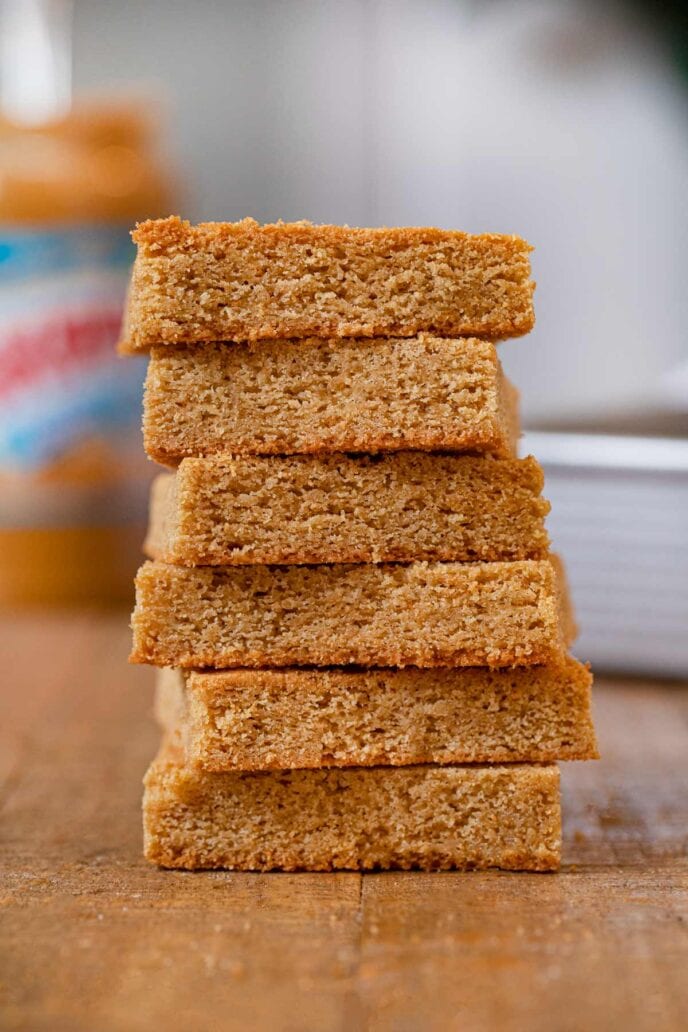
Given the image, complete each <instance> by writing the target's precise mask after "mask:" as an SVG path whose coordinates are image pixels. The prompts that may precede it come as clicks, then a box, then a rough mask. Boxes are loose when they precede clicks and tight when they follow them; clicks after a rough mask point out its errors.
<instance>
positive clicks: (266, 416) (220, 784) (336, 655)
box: [128, 220, 596, 870]
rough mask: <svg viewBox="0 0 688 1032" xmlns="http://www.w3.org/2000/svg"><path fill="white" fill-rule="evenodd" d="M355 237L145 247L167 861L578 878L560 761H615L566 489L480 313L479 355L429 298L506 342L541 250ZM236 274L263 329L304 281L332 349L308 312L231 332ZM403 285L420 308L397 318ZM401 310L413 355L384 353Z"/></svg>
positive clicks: (227, 239)
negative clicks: (557, 515)
mask: <svg viewBox="0 0 688 1032" xmlns="http://www.w3.org/2000/svg"><path fill="white" fill-rule="evenodd" d="M242 227H243V228H242ZM331 230H332V227H320V228H319V227H304V226H303V225H299V226H296V227H289V226H276V227H257V226H256V224H255V223H252V224H250V225H248V226H247V225H246V224H243V223H242V224H239V229H237V227H236V226H231V225H227V226H222V225H220V226H214V227H198V228H197V229H195V230H194V229H192V228H191V227H188V226H186V225H185V224H182V223H179V222H178V221H177V220H168V221H167V222H164V223H159V224H149V225H147V226H146V227H143V228H142V229H141V230H139V248H140V249H139V259H137V266H136V267H135V271H134V281H133V284H132V291H131V293H130V305H131V310H130V314H129V323H128V325H129V333H130V342H131V341H134V342H137V341H138V343H143V344H145V343H146V335H147V334H148V335H151V336H152V341H155V340H156V339H158V346H154V347H153V349H152V352H151V359H150V365H149V373H148V379H147V388H146V399H145V413H144V435H145V443H146V448H147V451H148V453H149V455H151V456H152V457H154V458H157V459H158V460H159V461H162V462H164V463H167V464H169V465H176V466H177V469H176V471H175V472H174V473H166V474H163V475H161V476H160V477H159V478H158V479H157V481H156V483H155V485H154V489H153V493H152V500H151V519H150V526H149V533H148V537H147V541H146V552H147V554H148V556H149V558H150V561H149V562H147V563H145V564H144V566H143V567H142V569H141V571H140V572H139V575H138V578H137V604H136V610H135V613H134V618H133V628H134V650H133V654H132V658H133V659H134V660H135V661H137V662H145V663H151V664H154V665H156V666H157V667H159V668H161V669H160V670H159V673H158V684H157V695H156V708H157V715H158V719H159V721H160V723H161V724H162V726H163V727H164V729H165V738H164V742H163V746H162V749H161V752H160V754H159V756H158V757H157V759H156V760H155V761H154V763H153V765H152V766H151V768H150V770H149V772H148V774H147V776H146V787H145V798H144V834H145V850H146V855H147V856H148V858H149V859H151V860H152V861H154V862H156V863H159V864H161V865H163V866H168V867H184V868H192V869H193V868H211V867H228V868H233V869H242V870H270V869H284V870H294V869H306V870H331V869H337V868H344V869H346V868H349V869H370V868H412V867H420V868H425V869H446V868H452V867H458V868H486V867H501V868H507V869H525V870H551V869H554V868H556V867H557V866H558V864H559V858H560V824H561V820H560V803H559V772H558V768H557V766H556V762H555V761H557V760H567V759H587V758H592V757H594V756H595V755H596V745H595V739H594V732H593V728H592V723H591V717H590V682H591V678H590V674H589V672H588V670H587V668H586V667H584V666H583V665H581V664H580V663H578V662H577V661H576V660H574V659H572V658H569V657H568V656H567V649H568V646H569V645H570V643H571V640H572V638H573V636H574V621H573V617H572V614H571V610H570V605H569V600H568V596H567V591H566V585H565V581H564V576H563V571H562V568H561V565H560V563H559V562H558V560H557V559H556V557H553V556H552V555H551V554H550V553H549V543H548V539H547V535H546V533H545V530H544V517H545V515H546V512H547V510H548V505H547V503H546V502H545V501H544V500H543V499H542V497H541V491H542V486H543V483H542V473H541V470H540V468H539V466H538V464H537V462H536V461H535V460H534V459H532V458H526V459H518V458H516V457H515V442H516V439H517V437H518V420H517V415H516V409H515V392H514V390H513V388H512V387H511V386H510V385H509V384H508V383H507V382H506V381H505V379H504V377H503V375H502V373H501V368H500V365H499V361H498V358H497V354H496V350H495V348H494V345H493V344H491V343H489V342H487V341H484V340H475V339H471V338H469V337H463V336H461V334H462V333H463V332H467V331H470V329H471V325H473V324H469V323H467V324H465V325H464V324H463V323H461V321H460V317H459V316H453V318H457V319H459V321H458V322H457V324H456V326H455V328H454V329H455V331H456V335H455V336H452V337H446V338H441V337H436V336H428V335H425V334H423V333H422V332H419V331H422V330H423V329H424V327H425V326H426V325H427V328H428V329H430V328H431V327H432V326H433V325H434V323H435V322H436V316H435V315H433V313H432V311H430V309H429V308H428V304H429V302H428V298H433V297H434V298H436V301H437V304H438V305H439V308H438V311H441V312H443V313H444V312H445V311H446V312H458V313H461V312H468V311H470V312H472V313H473V315H472V316H471V318H472V319H473V320H474V321H475V320H476V319H477V320H478V321H479V323H480V326H481V328H482V329H483V330H484V331H485V333H486V334H489V333H490V332H491V331H492V332H493V334H494V335H495V336H506V335H508V333H509V331H510V329H511V331H512V332H524V328H527V325H526V323H527V322H528V318H526V321H525V322H524V321H523V320H522V319H521V317H520V316H519V315H518V311H519V310H520V307H523V306H524V305H525V307H526V309H527V306H528V304H529V298H530V289H531V288H530V284H529V283H528V282H527V262H526V265H525V266H524V265H523V261H522V253H521V252H522V251H523V248H525V246H526V245H522V242H519V241H517V240H516V238H497V237H486V238H481V237H475V238H467V237H465V236H464V235H463V234H439V236H437V234H438V232H439V231H434V230H432V231H422V230H408V231H389V232H387V231H364V230H339V229H337V230H336V232H335V233H334V236H332V233H331V232H330V231H331ZM304 234H305V236H304ZM386 234H387V235H386ZM414 234H415V236H414ZM428 234H429V236H427V235H428ZM426 236H427V239H426ZM505 241H506V243H505ZM421 245H422V246H421ZM428 248H429V249H430V250H428ZM514 249H515V251H516V252H518V253H517V254H515V256H514V253H512V251H513V250H514ZM519 249H520V250H519ZM400 251H401V252H403V253H401V254H400V253H399V252H400ZM314 254H315V255H317V260H315V258H314V257H313V256H314ZM505 256H506V257H505ZM170 259H171V260H170ZM280 262H282V263H283V264H284V269H282V268H281V266H280ZM414 262H416V265H415V266H414ZM481 262H483V263H484V268H483V266H482V265H481ZM357 263H358V264H357ZM510 263H511V264H510ZM378 266H379V268H378ZM256 269H259V270H261V271H260V274H259V275H258V278H256V277H257V273H256ZM376 270H377V271H376ZM380 270H382V271H380ZM433 270H435V271H433ZM416 272H417V273H418V275H421V274H422V276H423V277H424V280H423V282H424V284H425V287H424V291H419V290H418V289H415V288H414V275H415V274H416ZM177 276H179V277H181V279H180V280H179V282H177V280H176V278H175V277H177ZM223 276H226V277H227V280H226V282H225V281H224V280H223ZM281 276H283V277H284V278H282V279H280V277H281ZM299 276H302V277H303V283H304V284H305V285H306V287H304V297H305V298H306V300H305V301H302V302H299V300H298V296H297V295H298V294H299V289H297V287H295V284H296V283H300V282H301V281H300V280H299ZM409 276H410V278H409ZM434 276H437V279H436V280H435V279H433V277H434ZM493 276H496V277H497V279H496V280H495V282H496V283H497V286H496V287H495V288H494V289H493V288H492V286H491V283H492V280H491V277H493ZM373 279H374V280H375V283H376V286H375V289H374V291H373V293H372V294H371V295H370V296H371V297H372V299H373V300H372V302H370V303H372V307H373V314H375V313H377V315H376V316H375V318H376V319H377V318H378V316H379V320H381V322H380V321H377V322H375V333H376V334H377V336H375V337H372V338H369V337H368V334H369V333H370V332H371V330H370V326H369V325H368V324H366V325H367V329H366V330H365V331H363V332H365V333H366V336H365V337H355V336H353V337H346V336H341V335H340V334H341V332H342V328H343V327H344V326H345V327H346V329H345V330H344V332H345V333H355V332H356V326H357V325H358V324H357V323H356V318H355V316H356V313H357V312H359V316H360V311H359V310H360V309H361V306H364V305H365V304H367V303H369V301H368V298H369V295H368V293H367V292H366V291H364V296H363V300H361V299H359V300H358V301H356V300H355V298H354V299H352V297H353V295H352V297H350V298H349V300H348V301H346V299H344V300H343V296H344V295H343V291H344V292H346V290H349V293H350V294H351V293H352V291H353V290H354V288H353V287H352V286H351V284H352V283H355V284H358V283H359V282H360V283H363V282H372V280H373ZM273 281H274V282H273ZM235 283H239V284H240V285H243V286H242V287H241V289H242V290H243V289H244V287H246V286H247V285H248V284H251V283H252V284H253V287H252V289H253V290H255V291H256V297H259V298H260V303H261V305H262V306H263V308H261V309H260V311H259V312H258V313H257V314H256V315H255V316H253V315H252V314H251V312H250V310H249V312H248V315H247V316H246V318H247V319H248V320H249V323H250V320H251V319H254V320H255V322H254V323H252V324H250V325H247V326H245V327H243V330H244V333H245V335H246V336H253V337H255V336H260V335H261V332H262V331H261V326H263V330H265V336H274V335H275V332H276V331H275V327H278V328H279V327H280V326H281V323H280V319H282V320H284V319H286V318H287V316H285V315H284V314H283V305H284V297H285V291H287V292H288V293H289V298H290V306H291V307H290V308H289V313H290V317H293V318H296V317H297V316H298V314H299V312H300V313H301V316H303V319H304V320H305V322H303V325H304V326H307V328H308V334H307V333H306V332H303V333H302V332H300V326H301V324H299V323H298V319H297V322H296V323H293V322H292V323H291V324H289V326H288V327H286V326H285V329H289V331H290V333H289V339H284V340H279V339H277V340H267V341H259V342H258V343H257V344H255V345H247V344H237V343H233V342H226V341H222V340H218V339H212V334H213V333H217V328H216V327H215V324H214V322H213V320H214V319H216V318H219V316H217V312H218V311H219V310H221V308H222V305H221V304H220V302H221V301H223V297H224V295H223V293H222V292H223V291H225V292H226V295H227V296H226V298H224V302H225V303H226V311H225V315H226V313H227V311H229V312H230V315H231V304H230V300H231V298H232V297H234V296H235V295H234V294H233V293H232V292H233V291H234V289H235V288H234V286H232V284H235ZM287 283H288V284H289V286H288V287H287V286H286V284H287ZM343 283H344V284H347V286H346V290H345V288H344V287H343V286H342V284H343ZM388 283H394V284H395V287H394V290H396V291H397V292H398V291H399V290H401V291H402V294H403V291H404V290H406V291H407V293H406V294H404V295H403V297H402V298H401V302H403V303H401V302H399V297H397V296H396V295H395V296H394V297H392V295H391V294H390V296H389V297H387V298H386V300H385V297H386V295H385V291H387V293H389V290H388ZM404 283H407V287H404V286H403V284H404ZM204 284H206V285H207V289H205V290H204ZM218 284H220V286H219V287H218ZM223 284H224V285H223ZM400 285H401V286H400ZM195 290H197V291H198V294H197V295H196V294H195V293H194V291H195ZM453 290H456V296H455V297H454V296H452V291H453ZM156 291H162V293H163V294H164V297H163V296H162V295H158V294H156V293H155V292H156ZM218 291H219V293H218ZM510 291H511V293H509V292H510ZM151 292H152V293H151ZM271 292H276V293H275V297H277V298H278V299H279V303H276V305H275V308H274V310H273V311H272V314H271V319H272V321H271V322H269V324H266V325H267V329H266V326H265V325H263V324H262V323H261V322H260V319H261V318H267V316H265V312H266V311H267V310H268V309H269V308H270V304H271V303H272V302H271V298H272V293H271ZM393 293H394V291H392V294H393ZM332 297H334V298H335V299H336V308H337V312H338V313H339V315H336V314H335V315H333V316H332V318H331V320H330V322H329V323H327V322H326V321H325V322H323V323H322V325H331V322H332V319H334V320H335V322H336V319H337V318H339V319H340V320H341V327H335V329H338V332H336V333H334V334H333V335H332V336H330V337H328V336H327V335H326V334H325V333H321V335H320V336H318V337H317V338H313V337H312V333H313V332H314V329H315V325H316V324H317V319H316V320H315V323H314V320H313V318H312V317H311V316H309V314H308V313H309V312H311V309H312V306H317V305H318V304H325V305H327V304H329V303H330V302H329V301H328V300H327V299H329V298H332ZM208 298H212V305H211V309H212V310H211V311H210V310H209V312H207V313H204V312H202V311H201V308H202V306H203V305H204V304H206V301H207V299H208ZM390 298H391V300H390ZM323 299H324V300H323ZM392 302H394V303H395V304H396V303H397V302H399V304H398V305H397V309H396V311H397V315H395V317H394V319H393V320H392V325H393V327H394V332H398V333H400V336H399V337H398V338H397V337H392V336H385V335H384V333H385V325H384V319H385V318H389V316H385V315H384V313H385V312H389V311H392V308H393V305H392ZM299 303H301V305H302V307H301V308H299ZM347 305H348V306H349V307H348V308H347ZM357 305H358V308H357V307H356V306H357ZM175 306H178V308H177V307H175ZM199 306H200V307H199ZM390 306H392V307H390ZM414 306H415V307H414ZM499 306H501V307H499ZM519 306H520V307H519ZM398 310H402V311H403V313H404V319H405V320H406V322H403V320H402V322H401V324H400V322H399V317H398ZM261 312H262V315H261ZM294 313H296V316H294ZM342 313H343V314H342ZM321 315H322V313H321ZM223 318H224V316H223ZM464 318H468V316H465V317H464ZM309 319H310V322H309V321H308V320H309ZM241 330H242V327H241V326H238V327H235V329H234V332H236V333H237V336H239V337H241V335H242V334H241ZM204 334H205V335H207V336H208V335H209V338H208V339H206V338H205V337H204V336H203V335H204ZM309 334H311V336H309ZM300 338H303V339H300ZM152 341H150V342H152ZM160 341H163V343H160ZM165 341H166V343H165ZM150 342H149V343H150ZM132 346H133V345H132Z"/></svg>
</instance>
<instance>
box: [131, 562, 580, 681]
mask: <svg viewBox="0 0 688 1032" xmlns="http://www.w3.org/2000/svg"><path fill="white" fill-rule="evenodd" d="M136 583H137V600H136V608H135V610H134V615H133V621H132V626H133V630H134V649H133V652H132V656H131V659H132V661H134V662H139V663H153V664H155V665H156V666H176V667H215V668H217V669H222V668H223V667H230V668H231V667H265V666H267V667H271V666H278V667H281V666H302V665H311V664H312V665H315V666H338V665H347V664H360V665H362V666H393V667H404V666H419V667H435V666H490V667H504V666H521V665H523V666H530V665H535V664H539V663H548V662H552V661H555V662H556V661H559V660H560V659H561V658H562V656H563V653H564V650H565V647H566V645H568V644H569V643H570V641H571V638H572V636H573V631H574V629H573V626H572V621H571V618H570V613H569V609H568V605H567V602H566V600H565V591H564V590H563V589H562V586H561V581H560V578H559V577H558V576H557V571H556V569H555V566H554V565H553V563H552V562H551V561H550V560H549V559H543V560H533V559H525V560H517V561H516V562H508V563H468V564H466V563H410V564H408V565H402V564H398V565H396V564H380V565H372V564H359V565H350V564H344V563H343V564H340V565H326V566H217V567H212V566H205V567H199V568H196V569H191V568H184V567H180V566H171V565H168V564H166V563H160V562H147V563H144V565H143V566H142V567H141V569H140V571H139V573H138V576H137V579H136Z"/></svg>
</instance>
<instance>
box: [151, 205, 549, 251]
mask: <svg viewBox="0 0 688 1032" xmlns="http://www.w3.org/2000/svg"><path fill="white" fill-rule="evenodd" d="M131 237H132V240H133V241H134V243H135V244H137V246H138V248H139V252H140V253H141V254H143V255H144V256H146V257H153V256H156V255H175V254H179V253H187V252H193V251H198V250H205V249H209V250H211V251H212V253H213V254H214V255H215V256H216V257H221V256H222V255H223V254H225V253H226V249H227V248H231V249H234V248H235V247H236V246H237V244H241V243H243V242H245V241H247V240H253V239H255V238H256V237H259V238H260V239H262V240H263V241H265V246H266V248H267V247H270V246H274V244H275V243H276V242H278V241H283V240H287V241H293V242H295V243H300V244H312V245H314V246H318V245H320V244H327V245H330V246H333V245H337V244H343V243H348V242H349V241H352V240H354V241H360V242H361V243H363V242H365V243H367V242H371V243H372V244H373V246H375V247H377V248H378V249H379V251H380V252H381V253H384V252H385V251H386V250H387V248H389V247H391V248H406V247H409V246H411V245H414V244H436V243H448V242H459V241H460V242H462V243H463V242H466V243H470V242H474V243H475V244H476V245H483V246H487V245H489V246H490V247H494V248H500V249H503V250H504V252H506V253H512V254H514V255H523V254H525V255H527V254H529V253H530V252H531V251H532V250H533V248H532V247H531V245H530V244H528V243H526V241H525V240H523V239H522V238H521V237H518V236H515V235H508V234H503V233H477V234H471V233H463V232H461V231H460V230H452V229H449V230H448V229H438V228H436V227H434V226H389V227H387V226H378V227H373V228H364V227H356V226H334V225H327V224H323V225H320V224H316V223H313V222H309V221H308V220H305V219H302V220H300V221H298V222H281V221H279V222H266V223H260V222H257V221H256V220H255V219H251V218H246V219H241V220H240V221H239V222H200V223H198V224H197V225H193V224H192V223H191V222H188V221H186V220H185V219H181V218H180V217H179V216H178V215H171V216H169V217H168V218H166V219H148V220H146V221H145V222H138V223H137V224H136V228H135V229H134V230H133V232H132V234H131Z"/></svg>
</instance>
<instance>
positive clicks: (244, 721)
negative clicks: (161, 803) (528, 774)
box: [156, 658, 597, 771]
mask: <svg viewBox="0 0 688 1032" xmlns="http://www.w3.org/2000/svg"><path fill="white" fill-rule="evenodd" d="M591 682H592V677H591V675H590V672H589V670H588V668H587V667H585V666H583V664H581V663H578V662H577V661H576V660H575V659H570V658H569V659H567V660H565V661H564V662H562V663H561V664H557V665H550V666H536V667H517V668H514V669H511V670H490V669H488V668H485V667H465V668H463V669H456V670H441V669H435V670H418V669H411V668H407V669H406V670H360V671H346V670H284V671H282V670H235V671H231V670H229V671H228V670H224V671H220V670H218V671H212V672H199V671H194V672H191V673H188V674H186V675H185V674H184V673H183V672H182V671H179V670H177V671H174V670H168V669H165V670H160V671H158V681H157V684H156V700H157V705H156V709H157V712H158V715H159V719H160V722H161V723H162V724H163V726H164V727H166V728H168V729H169V730H174V729H180V730H181V731H182V733H183V735H184V739H185V742H186V746H187V752H188V758H189V761H190V762H191V763H192V764H194V765H197V766H199V767H201V768H202V769H203V770H209V771H228V770H285V769H298V768H317V767H367V766H376V765H382V766H385V765H391V766H403V765H408V764H418V763H438V764H448V763H513V762H540V761H548V760H589V759H595V758H596V757H597V745H596V742H595V733H594V730H593V725H592V718H591V714H590V685H591Z"/></svg>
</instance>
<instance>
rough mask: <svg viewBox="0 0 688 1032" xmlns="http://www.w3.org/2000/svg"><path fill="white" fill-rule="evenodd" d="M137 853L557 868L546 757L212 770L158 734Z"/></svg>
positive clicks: (191, 861)
mask: <svg viewBox="0 0 688 1032" xmlns="http://www.w3.org/2000/svg"><path fill="white" fill-rule="evenodd" d="M143 822H144V849H145V855H146V857H147V858H148V859H149V860H151V861H153V862H154V863H156V864H160V865H161V866H163V867H181V868H186V869H188V870H196V869H202V868H218V867H225V868H229V869H231V870H242V871H269V870H286V871H293V870H307V871H330V870H337V869H344V870H370V869H375V868H382V869H389V868H402V869H409V868H420V869H423V870H446V869H449V868H487V867H501V868H506V869H509V870H528V871H550V870H556V868H557V867H558V866H559V859H560V848H561V846H560V840H561V814H560V802H559V771H558V769H557V767H556V766H554V765H546V766H534V765H533V766H527V765H519V764H513V765H511V766H497V765H495V766H472V767H436V766H418V767H368V768H360V767H359V768H353V769H348V770H341V769H329V770H290V771H275V772H250V773H248V772H237V773H232V774H227V773H225V774H210V773H204V772H202V771H199V770H198V769H196V768H194V767H192V766H190V765H187V764H186V763H185V760H184V753H183V748H182V746H181V744H180V743H179V741H178V740H175V739H168V741H167V743H166V744H165V745H164V746H163V749H162V751H161V753H160V755H159V756H158V758H157V759H156V760H155V761H154V762H153V765H152V766H151V768H150V769H149V771H148V773H147V775H146V778H145V794H144V800H143Z"/></svg>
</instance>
